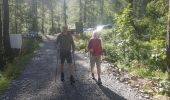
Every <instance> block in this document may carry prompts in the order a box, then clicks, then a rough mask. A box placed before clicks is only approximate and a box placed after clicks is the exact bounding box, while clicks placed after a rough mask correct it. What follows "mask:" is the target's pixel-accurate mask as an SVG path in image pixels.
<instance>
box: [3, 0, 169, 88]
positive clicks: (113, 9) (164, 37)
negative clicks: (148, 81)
mask: <svg viewBox="0 0 170 100" xmlns="http://www.w3.org/2000/svg"><path fill="white" fill-rule="evenodd" d="M0 4H1V6H0V19H1V20H0V68H1V76H4V78H2V79H1V80H3V81H2V82H0V84H3V85H2V86H0V87H4V86H6V85H5V84H8V83H9V81H6V80H10V79H8V78H11V77H12V79H13V78H14V76H15V74H16V73H20V71H21V69H22V68H20V67H19V68H17V67H16V68H13V67H12V65H11V64H13V63H15V64H16V65H15V66H18V65H17V64H18V63H16V62H18V61H20V60H21V59H23V58H25V60H28V59H31V57H32V56H33V55H32V53H33V51H34V50H35V49H38V48H39V47H38V42H39V41H37V40H34V39H32V40H31V41H30V40H29V41H27V40H26V41H25V42H24V43H25V44H24V48H23V50H21V51H22V52H21V53H20V51H18V50H14V49H12V48H11V46H10V42H9V35H10V34H12V33H15V34H24V33H29V32H38V34H41V35H54V34H58V33H59V32H60V28H61V27H62V26H63V25H68V27H69V29H75V28H76V26H75V23H76V22H80V23H82V24H83V29H88V28H93V29H95V28H96V27H97V26H100V25H110V26H112V27H111V28H104V29H102V30H101V31H100V32H99V34H100V37H101V39H102V41H103V48H104V57H103V59H105V60H107V61H109V62H110V63H113V64H115V65H117V66H119V67H121V68H123V69H126V70H128V71H130V72H134V73H135V74H137V75H139V76H142V77H147V78H159V79H161V80H166V79H170V44H169V43H170V36H169V35H170V28H169V27H170V23H169V18H168V14H169V13H170V12H168V11H169V10H170V9H169V5H168V4H169V1H168V0H0ZM168 9H169V10H168ZM169 16H170V14H169ZM78 34H80V35H79V39H78V40H76V48H77V50H79V51H82V52H84V51H86V50H85V49H86V46H87V40H88V39H89V38H90V37H91V31H87V32H84V31H83V30H82V33H78ZM28 54H31V56H30V55H29V56H30V57H28ZM21 61H22V60H21ZM23 62H25V61H23ZM15 66H14V67H15ZM21 66H22V64H21ZM18 69H19V71H18ZM15 71H16V72H15ZM6 76H7V77H6ZM167 84H170V83H169V81H167ZM167 88H168V89H169V90H170V87H167Z"/></svg>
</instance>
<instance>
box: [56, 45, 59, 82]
mask: <svg viewBox="0 0 170 100" xmlns="http://www.w3.org/2000/svg"><path fill="white" fill-rule="evenodd" d="M58 60H59V49H58V47H57V65H56V70H55V82H56V78H57V66H58V62H59V61H58Z"/></svg>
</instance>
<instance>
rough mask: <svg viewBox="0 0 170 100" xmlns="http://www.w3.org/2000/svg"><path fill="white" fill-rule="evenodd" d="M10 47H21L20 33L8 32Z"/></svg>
mask: <svg viewBox="0 0 170 100" xmlns="http://www.w3.org/2000/svg"><path fill="white" fill-rule="evenodd" d="M10 43H11V48H16V49H21V47H22V36H21V34H10Z"/></svg>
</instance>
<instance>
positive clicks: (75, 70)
mask: <svg viewBox="0 0 170 100" xmlns="http://www.w3.org/2000/svg"><path fill="white" fill-rule="evenodd" d="M72 55H73V61H74V71H75V75H76V61H75V56H74V55H75V54H74V53H72Z"/></svg>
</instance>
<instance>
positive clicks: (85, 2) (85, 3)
mask: <svg viewBox="0 0 170 100" xmlns="http://www.w3.org/2000/svg"><path fill="white" fill-rule="evenodd" d="M86 5H87V1H86V0H84V19H83V21H84V23H86V15H87V14H86Z"/></svg>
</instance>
